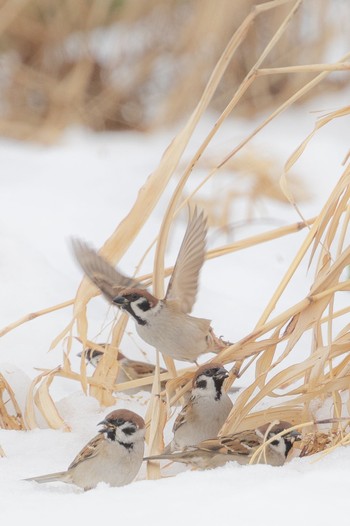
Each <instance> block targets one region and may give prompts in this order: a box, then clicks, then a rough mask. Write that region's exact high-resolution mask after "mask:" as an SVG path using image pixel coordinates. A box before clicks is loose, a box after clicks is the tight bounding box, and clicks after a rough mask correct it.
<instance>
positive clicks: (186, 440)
mask: <svg viewBox="0 0 350 526" xmlns="http://www.w3.org/2000/svg"><path fill="white" fill-rule="evenodd" d="M227 377H228V372H227V371H226V369H225V368H224V367H223V366H222V365H221V364H219V363H209V364H206V365H202V366H201V367H199V369H198V371H197V372H196V374H195V376H194V378H193V382H192V390H191V393H190V398H189V400H188V402H187V403H186V405H184V407H183V408H182V410H181V411H180V413H179V414H178V416H177V418H176V420H175V422H174V426H173V433H174V438H173V440H172V441H171V442H170V444H169V445H168V446H167V447H166V448H165V450H164V453H168V452H170V451H175V450H178V449H183V448H184V447H186V446H193V445H196V444H198V443H199V442H201V441H202V440H205V439H207V438H210V437H213V436H216V435H217V434H218V432H219V431H220V429H221V427H222V426H223V424H224V422H225V420H226V418H227V417H228V415H229V413H230V411H231V408H232V405H233V404H232V401H231V399H230V397H229V396H228V394H227V393H226V392H225V391H224V389H223V383H224V380H225V379H226V378H227Z"/></svg>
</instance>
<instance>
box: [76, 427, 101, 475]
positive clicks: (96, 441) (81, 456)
mask: <svg viewBox="0 0 350 526" xmlns="http://www.w3.org/2000/svg"><path fill="white" fill-rule="evenodd" d="M104 440H105V438H104V436H103V435H96V436H95V437H94V438H92V439H91V440H90V442H88V443H87V444H86V446H85V447H84V448H83V449H82V450H81V451H80V452H79V453H78V454H77V456H76V457H75V459H74V460H73V462H72V463H71V464H70V465H69V467H68V469H72V468H74V467H75V466H77V465H78V464H80V463H81V462H84V461H85V460H88V459H89V458H93V457H95V456H96V455H97V454H98V452H99V450H100V448H101V445H102V442H104Z"/></svg>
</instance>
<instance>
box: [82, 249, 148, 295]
mask: <svg viewBox="0 0 350 526" xmlns="http://www.w3.org/2000/svg"><path fill="white" fill-rule="evenodd" d="M72 248H73V252H74V255H75V257H76V260H77V261H78V263H79V265H80V266H81V268H82V269H83V271H84V272H85V274H86V275H87V277H88V278H89V279H90V280H91V281H92V282H93V283H94V285H96V287H98V288H99V289H100V291H101V292H102V293H103V294H104V296H105V297H106V298H107V299H108V300H109V301H113V298H115V297H116V296H118V295H119V293H120V292H121V291H122V290H123V289H125V288H129V287H135V286H137V287H139V288H142V287H141V286H140V283H139V282H138V281H137V280H135V279H133V278H130V277H128V276H124V275H123V274H122V273H121V272H119V271H118V270H117V269H115V268H114V267H112V265H110V263H108V262H107V261H106V260H105V259H103V257H102V256H100V255H99V254H97V252H96V251H95V250H94V249H93V248H91V247H90V246H89V245H87V244H86V243H85V242H84V241H80V240H78V239H72Z"/></svg>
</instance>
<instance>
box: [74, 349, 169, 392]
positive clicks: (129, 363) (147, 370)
mask: <svg viewBox="0 0 350 526" xmlns="http://www.w3.org/2000/svg"><path fill="white" fill-rule="evenodd" d="M106 345H107V344H105V343H100V344H99V346H100V347H105V346H106ZM82 354H84V357H85V359H86V362H87V363H89V364H91V365H92V366H93V367H97V364H98V363H99V361H100V360H101V358H102V356H103V352H102V351H99V350H97V349H92V348H88V349H85V350H84V351H82V352H80V353H78V356H81V355H82ZM118 362H119V368H118V375H117V378H116V383H118V384H121V383H124V382H129V381H130V380H139V379H140V378H146V377H147V376H153V375H154V374H155V369H156V368H155V365H152V364H150V363H147V362H142V361H138V360H131V359H130V358H127V357H126V356H125V355H124V354H123V353H121V352H120V351H119V352H118ZM166 372H167V370H166V369H163V368H162V367H160V373H166ZM165 383H166V382H161V387H162V389H164V388H165ZM151 388H152V385H143V386H142V387H135V388H131V389H128V390H127V391H128V394H134V393H137V392H139V391H140V390H145V391H150V390H151Z"/></svg>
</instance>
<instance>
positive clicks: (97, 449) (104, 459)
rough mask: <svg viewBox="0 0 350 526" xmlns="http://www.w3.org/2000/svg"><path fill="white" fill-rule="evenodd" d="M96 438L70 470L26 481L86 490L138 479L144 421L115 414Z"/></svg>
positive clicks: (120, 411) (126, 413)
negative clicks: (61, 484)
mask: <svg viewBox="0 0 350 526" xmlns="http://www.w3.org/2000/svg"><path fill="white" fill-rule="evenodd" d="M98 425H102V426H103V427H102V429H101V430H100V431H99V433H100V434H98V435H97V436H95V437H94V438H93V439H92V440H90V442H88V443H87V444H86V446H85V447H84V448H83V449H82V450H81V451H80V453H79V454H78V455H77V456H76V457H75V459H74V460H73V462H72V463H71V464H70V466H69V467H68V469H67V471H61V472H58V473H50V474H49V475H41V476H39V477H32V478H29V479H25V480H29V481H31V480H35V481H36V482H39V483H42V482H53V481H55V480H59V481H61V482H67V483H68V484H75V485H76V486H79V487H81V488H83V489H84V490H88V489H92V488H94V487H96V486H97V484H98V483H99V482H106V483H108V484H110V485H111V486H124V485H125V484H129V483H130V482H132V480H133V479H134V478H135V477H136V475H137V473H138V471H139V469H140V466H141V464H142V457H143V453H144V436H145V423H144V421H143V418H141V417H140V416H139V415H137V414H136V413H134V412H133V411H128V410H127V409H118V410H116V411H112V413H109V415H107V416H106V418H105V419H104V420H102V422H100V423H99V424H98Z"/></svg>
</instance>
